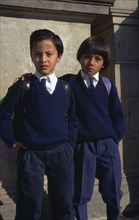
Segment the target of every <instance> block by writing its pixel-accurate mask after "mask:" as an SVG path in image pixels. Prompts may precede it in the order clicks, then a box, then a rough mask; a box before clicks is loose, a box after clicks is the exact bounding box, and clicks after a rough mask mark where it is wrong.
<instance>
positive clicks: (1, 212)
mask: <svg viewBox="0 0 139 220" xmlns="http://www.w3.org/2000/svg"><path fill="white" fill-rule="evenodd" d="M13 200H14V199H10V198H9V197H8V196H4V198H2V201H1V202H0V220H14V216H15V203H14V202H13ZM46 204H47V206H46ZM43 206H45V208H44V207H42V210H43V212H42V218H41V220H51V218H50V211H49V207H48V199H45V201H44V204H43ZM46 207H47V208H46ZM100 209H101V207H100ZM98 210H99V207H98ZM92 215H93V214H92V213H91V211H90V209H89V219H88V220H106V217H99V216H97V217H94V218H92V217H91V216H92ZM25 220H26V219H25ZM120 220H139V215H138V216H136V217H135V218H132V219H130V218H124V217H123V216H121V218H120Z"/></svg>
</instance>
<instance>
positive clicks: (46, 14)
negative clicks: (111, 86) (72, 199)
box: [0, 0, 139, 220]
mask: <svg viewBox="0 0 139 220" xmlns="http://www.w3.org/2000/svg"><path fill="white" fill-rule="evenodd" d="M0 16H1V17H0V29H1V31H0V99H1V98H2V97H3V96H4V95H5V93H6V91H7V88H8V87H9V86H10V85H11V84H12V83H13V81H14V79H15V78H16V77H18V76H20V75H22V74H23V73H25V72H33V71H34V69H33V65H32V62H31V59H30V54H29V36H30V33H31V32H32V31H33V30H35V29H39V28H48V29H51V30H52V31H54V32H56V33H57V34H59V35H60V36H61V38H62V40H63V42H64V48H65V51H64V55H63V58H62V61H61V63H60V64H58V68H57V74H58V75H59V76H60V75H62V74H64V73H67V72H72V73H75V74H76V73H77V72H78V70H79V64H78V62H77V61H76V51H77V48H78V47H79V45H80V43H81V42H82V41H83V40H84V39H85V38H87V37H88V36H90V35H94V34H98V35H100V36H103V37H104V38H105V39H106V40H107V42H108V44H109V45H110V47H111V65H110V67H109V69H108V70H107V71H106V74H107V75H108V76H109V77H111V78H112V79H113V80H114V81H115V83H116V86H117V88H118V93H119V95H120V98H121V101H122V105H123V109H124V114H125V123H126V132H125V136H124V139H123V141H122V142H121V143H120V146H119V148H120V154H121V160H122V173H123V182H122V191H123V198H122V201H121V212H122V211H123V210H127V211H129V212H135V211H136V210H138V209H139V163H138V158H139V40H138V39H139V1H138V0H127V1H125V0H115V1H114V0H90V1H89V0H88V1H83V0H82V1H79V0H76V1H74V0H73V1H72V0H71V1H70V0H65V1H64V0H63V1H62V0H61V1H53V0H39V1H38V0H33V1H32V0H22V1H20V0H12V1H11V0H1V1H0ZM69 60H70V62H69ZM44 189H45V190H46V192H47V181H46V180H45V184H44ZM0 196H1V207H2V206H4V207H5V209H6V208H8V205H9V201H10V204H11V207H13V209H12V210H14V207H15V206H14V204H15V203H14V201H15V199H16V164H15V159H14V158H13V155H12V152H11V150H9V149H8V148H7V146H5V144H4V143H3V142H2V141H1V142H0ZM7 199H9V200H8V202H7ZM1 210H3V209H1ZM13 212H14V211H13ZM138 212H139V210H138ZM101 216H105V207H104V204H103V203H102V201H101V198H100V196H99V194H98V189H97V180H96V184H95V191H94V196H93V198H92V201H91V202H90V203H89V217H90V218H92V217H96V218H97V217H101ZM4 220H8V217H7V218H5V219H4Z"/></svg>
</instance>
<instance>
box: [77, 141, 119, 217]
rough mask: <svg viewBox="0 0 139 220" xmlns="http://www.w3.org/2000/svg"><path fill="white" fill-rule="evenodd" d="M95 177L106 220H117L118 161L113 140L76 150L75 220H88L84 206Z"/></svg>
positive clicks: (90, 193) (91, 190)
mask: <svg viewBox="0 0 139 220" xmlns="http://www.w3.org/2000/svg"><path fill="white" fill-rule="evenodd" d="M95 177H97V178H98V180H99V192H100V193H101V195H102V198H103V201H104V202H105V203H106V209H107V219H108V220H119V214H120V199H121V196H122V193H121V190H120V187H121V161H120V155H119V150H118V146H117V144H116V143H115V142H114V141H113V139H106V140H99V141H95V142H91V143H82V144H78V145H77V146H76V149H75V195H74V208H75V212H76V218H77V220H87V219H88V215H87V203H88V202H89V201H90V200H91V197H92V194H93V187H94V181H95ZM94 202H95V201H94Z"/></svg>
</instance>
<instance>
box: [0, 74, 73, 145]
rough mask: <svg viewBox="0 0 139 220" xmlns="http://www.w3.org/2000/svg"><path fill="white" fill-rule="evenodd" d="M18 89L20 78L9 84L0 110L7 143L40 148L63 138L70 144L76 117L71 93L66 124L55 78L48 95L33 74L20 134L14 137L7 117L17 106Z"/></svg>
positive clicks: (62, 93)
mask: <svg viewBox="0 0 139 220" xmlns="http://www.w3.org/2000/svg"><path fill="white" fill-rule="evenodd" d="M21 88H22V82H21V81H20V80H19V81H18V82H17V83H15V84H14V85H13V86H11V87H10V88H9V90H8V93H7V95H6V97H5V99H4V100H3V103H2V106H1V109H0V129H1V131H0V132H1V137H2V139H3V140H4V141H5V142H6V143H7V145H8V146H12V145H13V144H14V143H15V142H16V141H20V142H22V143H23V144H24V145H25V146H27V147H29V148H33V149H41V148H47V147H48V146H51V145H55V144H57V143H61V142H64V141H67V142H69V143H70V144H71V145H72V146H73V147H74V146H75V142H76V133H77V118H76V113H75V108H74V99H73V96H72V97H71V98H72V100H71V111H70V119H69V123H66V121H65V114H66V111H67V110H66V105H67V97H66V93H65V91H64V88H63V85H62V83H61V82H60V80H58V82H57V85H56V88H55V91H54V92H53V94H49V92H48V91H47V90H46V88H44V87H42V85H41V83H40V82H39V81H38V79H37V78H36V77H35V76H33V77H32V80H31V86H30V89H29V91H28V94H27V97H26V102H25V113H24V116H23V123H21V125H20V127H19V130H20V134H21V135H20V137H18V140H17V138H15V137H16V134H14V131H13V128H12V123H11V120H10V117H11V116H12V114H13V111H14V110H15V109H16V107H17V106H18V105H19V100H20V94H21Z"/></svg>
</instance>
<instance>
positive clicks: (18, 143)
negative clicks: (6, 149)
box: [12, 142, 27, 159]
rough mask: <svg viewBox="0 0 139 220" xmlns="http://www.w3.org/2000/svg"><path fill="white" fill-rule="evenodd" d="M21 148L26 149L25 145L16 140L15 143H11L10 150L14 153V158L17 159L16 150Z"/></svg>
mask: <svg viewBox="0 0 139 220" xmlns="http://www.w3.org/2000/svg"><path fill="white" fill-rule="evenodd" d="M21 148H23V149H27V147H25V146H24V145H23V144H22V143H20V142H16V143H15V144H13V146H12V150H13V153H14V156H15V158H16V159H17V156H18V152H19V150H20V149H21Z"/></svg>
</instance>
